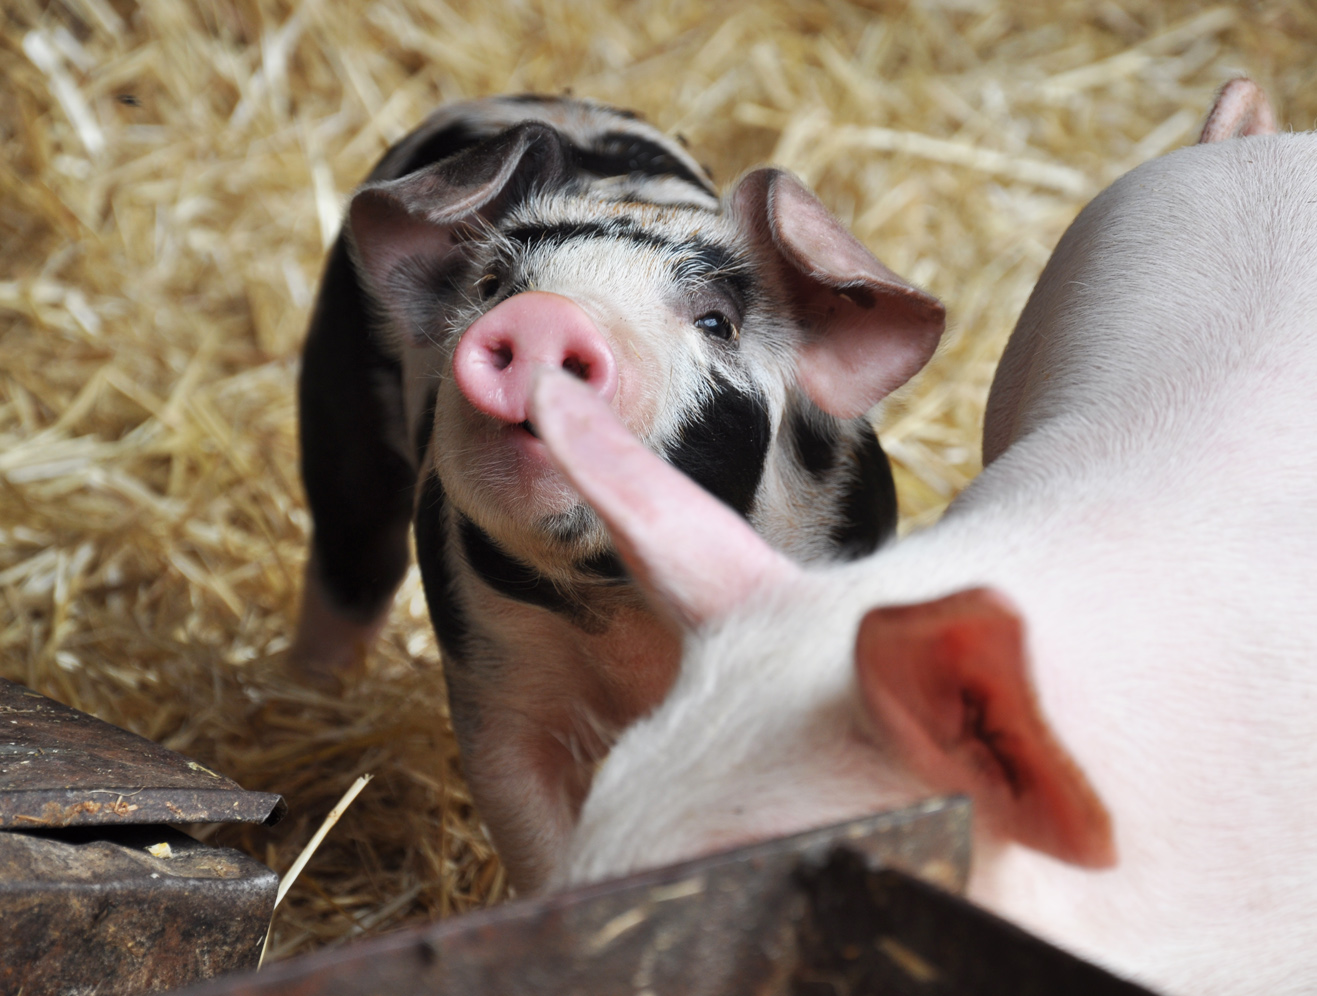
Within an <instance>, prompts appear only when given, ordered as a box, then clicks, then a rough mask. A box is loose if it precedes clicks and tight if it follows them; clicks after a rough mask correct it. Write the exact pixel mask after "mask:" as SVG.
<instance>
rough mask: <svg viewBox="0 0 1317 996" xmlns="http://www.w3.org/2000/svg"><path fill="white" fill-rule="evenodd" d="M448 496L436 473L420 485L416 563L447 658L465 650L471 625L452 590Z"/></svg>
mask: <svg viewBox="0 0 1317 996" xmlns="http://www.w3.org/2000/svg"><path fill="white" fill-rule="evenodd" d="M447 503H448V497H447V495H446V494H445V493H444V486H443V484H442V483H440V481H439V477H438V476H437V475H435V474H428V475H426V477H425V480H424V481H423V482H422V484H421V495H420V501H419V503H418V504H417V506H416V563H417V564H418V565H419V566H420V568H421V583H422V585H423V586H424V588H425V603H426V605H428V606H429V607H430V621H431V622H432V623H433V624H434V632H435V635H436V636H437V637H438V638H439V646H440V648H441V649H442V650H443V652H444V655H445V656H446V657H460V656H462V654H463V652H464V651H465V649H466V643H467V636H468V634H469V633H470V629H471V627H470V624H469V623H468V622H467V619H466V617H465V616H464V615H463V614H462V610H461V607H460V606H459V605H458V604H457V600H456V598H455V597H454V592H453V578H452V574H451V572H450V571H449V569H448V556H447V548H448V535H447V531H446V524H445V521H444V520H445V515H444V509H445V506H446V505H447Z"/></svg>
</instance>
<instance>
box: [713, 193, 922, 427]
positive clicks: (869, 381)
mask: <svg viewBox="0 0 1317 996" xmlns="http://www.w3.org/2000/svg"><path fill="white" fill-rule="evenodd" d="M732 205H733V210H734V212H735V214H736V217H737V219H738V221H739V223H740V225H741V227H742V228H743V229H745V230H746V231H747V232H748V233H749V234H750V236H751V238H752V240H753V241H754V242H755V243H756V244H757V245H758V246H759V247H760V249H761V251H763V252H767V253H769V254H770V255H771V256H773V257H775V258H776V259H778V260H779V261H780V263H781V264H782V265H781V266H780V270H781V275H782V279H783V280H784V282H785V285H786V287H787V289H788V292H789V294H790V296H791V299H792V305H793V308H794V310H795V312H796V314H797V317H798V318H800V319H801V320H802V321H803V322H804V323H805V325H806V326H807V327H808V329H809V338H808V339H807V340H806V342H805V343H804V345H803V346H802V348H801V351H800V356H799V360H798V370H799V377H800V382H801V386H802V387H803V388H804V389H805V392H806V393H807V394H808V395H809V396H810V399H811V400H812V401H813V402H814V403H815V404H816V405H818V406H819V407H820V408H822V409H823V410H824V411H826V412H829V413H831V414H833V415H836V416H838V417H840V418H854V417H856V416H858V415H862V414H864V413H865V412H866V411H868V410H869V409H870V408H872V407H873V406H874V405H875V404H877V403H878V402H879V401H881V400H882V399H883V398H884V397H886V396H887V395H888V394H889V393H891V392H892V391H893V390H895V389H896V388H897V387H900V386H901V385H902V384H904V383H905V382H906V381H907V380H909V379H910V378H911V377H912V376H914V374H915V373H916V372H917V371H918V370H919V369H920V368H921V367H923V365H924V364H925V363H927V362H928V360H929V358H930V357H931V356H932V355H933V351H934V350H935V349H937V344H938V342H939V340H940V339H941V337H942V331H943V329H944V328H945V327H946V312H945V310H944V309H943V307H942V303H941V302H940V301H938V300H937V298H935V297H933V296H932V295H930V294H927V293H926V292H924V291H922V290H920V289H919V288H917V287H915V286H914V285H912V284H911V283H909V282H908V281H906V280H904V279H902V278H901V277H899V276H897V275H896V274H895V273H893V272H892V271H891V270H889V269H888V268H887V267H886V266H884V265H883V264H882V263H881V262H879V261H878V260H877V259H876V258H875V257H874V255H873V254H872V253H871V252H869V250H868V249H866V248H865V247H864V246H863V245H862V244H861V243H860V241H859V240H858V239H856V238H855V236H853V235H852V234H851V233H850V232H848V231H847V230H846V228H845V226H843V225H842V224H841V222H839V221H838V220H837V219H836V218H834V217H833V216H832V215H831V214H829V213H828V209H827V208H825V207H824V206H823V205H822V204H821V203H819V200H818V198H817V197H815V196H814V195H813V193H811V192H810V191H809V189H808V188H806V187H805V186H804V185H803V184H802V183H801V182H800V181H799V180H797V179H796V178H795V177H794V176H792V175H791V174H790V173H785V172H783V171H782V170H777V169H759V170H755V171H754V172H752V173H750V174H748V175H747V176H746V177H745V178H744V179H743V180H741V182H740V183H739V184H738V185H737V188H736V191H735V193H733V195H732Z"/></svg>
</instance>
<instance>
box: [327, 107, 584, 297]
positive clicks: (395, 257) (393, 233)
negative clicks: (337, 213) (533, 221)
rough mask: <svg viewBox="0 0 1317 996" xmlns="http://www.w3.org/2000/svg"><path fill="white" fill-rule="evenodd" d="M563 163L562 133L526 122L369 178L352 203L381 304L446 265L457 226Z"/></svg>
mask: <svg viewBox="0 0 1317 996" xmlns="http://www.w3.org/2000/svg"><path fill="white" fill-rule="evenodd" d="M566 170H567V160H566V153H565V151H564V150H563V148H562V142H561V140H560V139H559V138H558V135H557V133H556V132H554V131H553V130H552V129H551V128H548V127H547V126H545V125H542V124H539V123H536V122H527V123H525V124H521V125H518V126H517V127H515V128H511V129H509V130H508V131H505V132H503V133H501V134H499V135H497V136H495V137H494V138H491V139H488V140H487V141H484V142H481V143H480V144H479V145H475V146H473V147H471V148H469V149H466V150H465V151H463V152H460V153H458V154H456V155H454V156H451V157H450V158H448V159H444V160H441V161H440V162H437V163H435V164H434V165H432V166H427V167H426V168H424V169H420V170H417V171H416V172H415V173H409V174H407V175H406V176H403V177H399V178H398V179H396V180H382V181H377V182H375V183H369V184H367V185H365V186H364V187H362V188H361V189H360V190H359V191H357V193H356V195H355V196H353V198H352V203H351V204H350V205H349V206H348V220H347V226H346V227H347V233H348V235H349V242H350V245H351V248H352V254H353V258H354V259H355V261H356V263H357V266H358V267H359V268H360V270H361V272H362V273H363V274H364V276H365V277H366V281H367V283H368V284H369V285H370V287H371V289H372V290H373V291H374V293H375V297H376V300H377V301H378V302H379V303H380V304H381V305H382V306H383V307H385V308H386V309H392V308H395V307H403V308H405V307H406V305H405V302H403V301H400V300H399V299H400V296H401V297H405V295H406V294H407V291H408V287H407V285H408V284H421V285H424V284H425V283H426V281H428V280H430V279H432V278H433V276H434V275H435V273H436V272H437V271H439V270H440V269H441V268H442V265H443V262H444V260H445V258H446V257H447V255H448V253H449V252H450V251H451V250H452V248H453V246H454V245H455V244H456V242H457V226H459V225H461V224H464V223H465V224H480V223H481V220H482V218H483V217H484V216H485V215H488V214H490V213H494V212H497V211H500V210H504V209H505V208H506V207H507V205H508V204H509V203H510V202H511V201H513V200H515V199H517V198H519V197H522V196H524V195H525V194H526V193H527V191H529V190H530V189H531V188H533V187H535V186H543V185H549V184H552V183H553V182H555V181H556V180H557V179H558V178H559V177H560V176H562V175H564V174H565V173H566ZM425 289H427V290H428V288H425ZM425 296H426V298H427V300H430V299H432V298H433V293H432V292H431V293H428V294H426V295H425ZM401 317H402V319H403V321H404V323H406V322H407V320H408V318H409V316H408V315H407V314H405V313H404V314H403V315H402V316H401Z"/></svg>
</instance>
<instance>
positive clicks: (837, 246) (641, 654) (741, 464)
mask: <svg viewBox="0 0 1317 996" xmlns="http://www.w3.org/2000/svg"><path fill="white" fill-rule="evenodd" d="M942 328H943V310H942V307H941V305H940V304H939V303H938V302H937V301H936V300H935V299H934V298H932V297H930V296H929V295H927V294H925V293H924V292H922V291H920V290H918V289H916V288H914V287H912V286H910V285H909V284H908V283H906V282H905V281H904V280H902V279H901V278H899V277H898V276H896V275H895V274H893V273H892V272H891V271H889V270H888V269H887V268H886V267H884V266H883V265H882V264H881V263H880V262H878V260H876V259H875V258H874V257H873V256H872V255H871V254H870V253H869V252H868V251H867V250H866V249H865V248H864V247H863V246H862V245H861V244H860V243H859V242H858V241H856V239H855V238H854V237H852V236H851V235H850V234H849V233H848V232H847V231H846V230H845V229H844V228H843V227H842V226H841V225H840V224H839V223H838V222H837V221H836V220H835V219H834V218H833V217H832V216H831V215H830V214H829V213H828V212H827V211H826V210H825V209H824V208H823V206H822V205H821V204H820V203H819V202H818V200H817V199H816V198H815V197H814V196H813V194H811V193H810V192H809V191H808V190H806V189H805V188H804V187H803V186H801V184H800V183H799V182H798V181H797V180H795V179H794V178H793V177H791V176H790V175H789V174H786V173H783V172H780V171H777V170H772V169H760V170H756V171H754V172H752V173H750V174H748V175H747V176H745V177H744V178H743V179H742V180H741V181H740V182H739V183H738V184H737V185H736V187H735V189H734V190H733V191H732V192H731V193H730V195H728V197H727V198H726V199H725V200H723V201H720V200H719V197H718V195H717V192H716V190H715V188H714V186H713V184H712V182H711V181H710V180H709V178H708V176H707V174H706V173H705V171H704V170H703V169H702V168H701V167H700V165H699V164H698V163H697V162H696V161H695V160H694V159H693V158H691V156H690V155H689V154H688V153H687V152H686V151H685V149H684V148H683V147H682V146H681V145H680V144H678V143H676V142H673V141H672V140H670V139H668V138H667V137H665V136H664V135H663V134H662V133H660V132H659V131H657V130H655V129H654V128H652V127H650V126H649V125H647V124H645V123H643V122H642V121H640V120H638V119H637V118H636V117H635V115H633V114H630V113H628V112H626V111H620V110H616V109H613V108H610V107H605V106H602V105H599V104H595V103H590V102H585V101H576V100H569V99H565V98H543V97H530V96H527V97H506V98H497V99H489V100H481V101H475V102H471V103H464V104H455V105H452V106H449V107H445V108H443V109H441V110H440V111H439V112H437V113H436V114H435V115H433V116H432V117H431V118H430V119H429V120H428V121H426V123H425V124H424V125H422V126H421V127H420V128H419V129H417V130H416V131H415V132H413V133H412V134H411V135H409V136H408V137H407V138H405V139H403V140H402V141H401V142H399V143H398V144H397V145H395V146H394V147H393V148H392V149H390V150H389V152H388V153H387V154H386V155H385V157H384V158H383V160H381V162H380V164H379V165H378V166H377V167H376V168H375V170H374V172H373V173H372V174H371V175H370V177H369V178H368V179H367V181H366V182H365V184H363V186H362V187H361V188H360V189H359V190H358V191H357V193H356V194H355V195H354V196H353V198H352V202H351V205H350V207H349V209H348V214H347V219H346V222H345V225H344V229H343V232H342V234H341V235H340V237H339V240H338V242H337V244H336V245H335V246H334V248H333V251H332V253H331V255H330V258H329V262H328V265H327V267H326V270H325V274H324V278H323V282H322V284H321V288H320V296H319V300H318V302H317V305H316V309H315V313H314V316H313V318H312V321H311V328H310V333H309V335H308V338H307V343H306V351H305V357H304V365H303V370H302V377H301V383H300V406H301V423H300V424H301V442H302V471H303V477H304V480H305V484H306V490H307V497H308V500H309V503H310V506H311V513H312V516H313V519H314V532H313V538H312V550H311V556H310V560H309V563H308V567H307V577H306V591H305V596H304V602H303V607H302V618H301V622H300V626H299V632H298V636H297V640H296V643H295V646H294V651H293V655H292V657H293V661H294V664H295V666H296V667H297V668H299V669H300V670H301V671H302V673H304V674H306V675H309V676H313V677H320V678H323V677H326V676H329V675H332V674H333V673H334V672H336V671H338V670H340V669H342V668H343V667H345V666H347V665H349V664H351V663H352V662H353V661H354V660H355V659H359V658H360V656H361V655H362V654H363V653H364V651H365V648H366V646H367V645H368V644H369V642H370V640H371V639H372V638H373V636H374V635H375V634H376V632H377V631H378V629H379V628H380V626H381V625H382V623H383V620H384V618H385V616H386V614H387V612H388V609H389V606H390V603H391V600H392V596H393V592H394V590H395V589H396V587H397V585H398V583H399V582H400V580H401V578H402V576H403V573H404V571H405V569H406V566H407V561H408V546H407V531H408V528H409V527H410V526H411V525H412V524H413V523H414V524H415V529H416V547H417V557H418V559H419V561H420V566H421V572H422V577H423V579H424V583H425V591H426V597H427V600H428V602H429V606H430V613H431V617H432V619H433V621H434V624H435V629H436V632H437V634H438V637H439V643H440V646H441V648H442V650H443V654H444V665H445V673H446V676H447V681H448V688H449V697H450V702H451V706H452V715H453V723H454V726H455V728H456V732H457V736H458V740H459V743H460V746H461V750H462V757H463V766H464V768H465V771H466V775H467V778H468V781H469V783H470V787H471V791H472V794H473V796H474V798H475V801H476V804H477V806H478V808H479V811H480V814H481V816H482V817H483V819H484V820H485V823H486V825H487V826H488V828H489V830H490V833H491V834H492V835H493V838H494V843H495V845H496V846H497V847H498V849H499V852H500V854H501V855H502V857H503V859H504V861H505V863H506V864H507V867H508V869H509V872H510V874H511V875H512V878H513V881H514V882H515V883H516V884H517V885H518V886H519V887H521V888H523V889H533V888H535V887H537V886H538V885H539V884H540V883H542V882H543V881H544V880H545V878H546V877H547V876H548V875H549V874H550V873H551V872H552V870H553V868H554V865H555V863H556V861H557V858H558V855H559V851H560V849H561V847H562V843H563V841H564V840H565V838H566V836H567V834H568V833H569V831H570V830H571V827H572V825H573V823H574V821H575V818H576V813H577V810H578V808H579V806H580V803H581V800H582V799H583V798H584V795H585V792H586V791H587V789H588V787H589V782H590V777H591V771H592V769H593V765H594V763H595V762H596V761H597V760H598V758H600V757H601V756H602V755H603V753H604V752H605V751H606V750H607V746H608V744H609V743H610V742H611V740H612V739H613V737H614V736H615V735H616V734H617V733H618V732H620V731H621V730H622V729H624V728H625V727H626V726H627V725H629V724H630V723H631V722H632V721H633V720H634V719H636V718H637V717H638V716H641V715H643V714H645V713H647V712H648V711H649V710H650V709H651V708H652V707H653V706H654V705H655V704H657V703H658V702H659V701H660V700H661V699H662V697H663V695H664V694H665V693H666V691H667V689H668V687H669V686H670V684H671V682H672V680H673V677H674V674H675V669H676V666H677V660H678V656H679V646H678V641H679V637H678V636H677V635H676V631H675V629H674V628H673V627H671V626H670V625H669V624H668V623H667V622H666V621H664V620H662V619H660V618H658V617H657V616H655V615H654V614H653V612H652V611H651V610H650V609H649V608H648V607H647V606H646V603H645V602H644V601H643V600H642V599H641V598H640V596H639V595H638V594H637V592H636V590H635V588H634V586H633V585H632V584H631V582H630V580H629V579H628V577H627V576H626V574H625V573H624V571H623V569H622V568H621V566H620V562H619V560H618V559H617V557H616V556H615V554H614V551H613V549H612V547H611V546H610V540H609V537H608V534H607V532H606V531H605V530H604V529H603V528H602V526H601V525H600V523H599V521H598V519H597V518H596V516H595V514H594V512H593V511H592V510H591V509H590V508H589V507H588V506H586V505H584V504H583V503H582V502H581V500H580V498H579V497H578V496H577V495H576V493H575V492H574V491H573V490H572V489H571V487H570V486H568V485H567V484H566V483H565V481H564V480H563V479H562V478H561V477H560V476H559V475H558V473H557V472H556V471H555V470H554V469H553V467H552V466H551V464H550V463H549V461H548V459H547V457H546V454H545V451H544V448H543V446H542V444H541V443H540V441H539V440H538V439H537V438H536V437H535V435H534V434H533V432H532V431H531V429H530V427H529V424H528V422H527V421H526V419H527V412H526V403H527V397H528V393H529V385H530V382H531V375H532V373H533V371H534V370H535V369H536V368H537V367H540V366H544V365H548V366H552V367H559V368H564V369H567V370H569V371H571V372H572V373H574V374H575V375H576V376H578V377H579V378H581V379H582V380H584V381H586V382H587V383H589V384H590V385H591V386H592V387H593V389H594V390H595V391H597V392H598V393H599V394H600V395H601V396H602V397H604V398H605V399H606V400H607V401H608V403H609V405H610V406H611V408H612V409H613V410H614V411H615V412H616V413H617V414H618V415H619V416H620V417H621V419H622V420H623V422H624V423H625V424H626V425H627V427H628V428H630V429H631V430H632V431H633V432H634V433H636V434H637V435H638V436H639V437H640V438H641V439H642V440H643V441H644V443H645V444H646V445H647V446H648V447H650V448H651V449H652V450H654V451H655V452H656V453H658V454H660V455H661V456H663V457H665V458H666V459H667V460H668V461H669V462H670V463H672V464H673V465H675V466H676V467H678V468H680V469H681V470H683V471H685V472H686V473H687V474H688V475H690V476H691V477H692V478H693V479H694V480H695V481H697V482H698V483H699V484H701V485H702V486H703V487H704V488H706V489H707V490H708V491H710V492H712V493H713V494H714V495H717V496H718V497H719V498H721V499H723V500H724V501H725V502H727V503H728V504H729V505H731V506H732V507H733V508H734V509H736V510H737V511H738V512H740V513H741V515H743V516H744V517H745V518H746V519H747V520H748V521H749V522H750V523H751V525H753V526H754V528H755V529H756V530H758V531H759V533H760V534H762V535H763V536H764V537H765V538H766V539H767V540H768V541H769V542H770V543H771V544H772V545H773V546H775V547H776V548H777V549H779V550H781V551H783V552H784V553H786V554H788V555H790V556H792V557H795V558H797V559H800V560H805V561H810V560H819V559H849V558H854V557H857V556H861V555H864V554H867V553H869V552H871V551H872V550H873V549H874V548H875V547H876V546H878V544H880V543H881V542H882V541H883V540H884V539H885V538H886V537H888V536H889V535H890V534H891V532H892V530H893V527H894V525H895V519H896V503H895V494H894V489H893V486H892V477H891V472H890V469H889V467H888V464H887V460H886V457H885V456H884V454H883V452H882V450H881V448H880V447H879V445H878V442H877V440H876V439H875V438H874V434H873V431H872V429H871V427H870V425H869V423H868V422H867V420H866V419H865V417H864V416H865V413H866V412H867V411H868V410H869V409H870V408H871V407H872V406H873V405H874V404H875V403H876V402H878V401H879V400H880V399H882V398H883V397H884V396H885V395H886V394H887V393H888V392H890V391H891V390H892V389H893V388H895V387H897V386H899V385H900V384H902V383H903V382H905V381H906V380H907V379H908V378H909V377H910V376H911V375H912V374H913V373H915V371H917V370H918V369H919V368H920V367H921V366H923V364H924V363H925V362H926V361H927V359H928V358H929V356H930V355H931V354H932V352H933V350H934V348H935V347H936V345H937V342H938V339H939V337H940V335H941V332H942Z"/></svg>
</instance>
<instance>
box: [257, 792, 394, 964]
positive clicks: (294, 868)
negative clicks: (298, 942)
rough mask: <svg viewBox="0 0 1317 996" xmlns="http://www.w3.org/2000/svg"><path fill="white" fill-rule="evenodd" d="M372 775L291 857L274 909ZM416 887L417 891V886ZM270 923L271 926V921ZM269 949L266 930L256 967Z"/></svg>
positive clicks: (268, 935)
mask: <svg viewBox="0 0 1317 996" xmlns="http://www.w3.org/2000/svg"><path fill="white" fill-rule="evenodd" d="M374 777H375V776H374V775H372V774H369V773H368V774H364V775H362V776H361V777H360V778H358V779H357V780H356V781H355V782H353V783H352V784H351V785H350V786H349V787H348V790H347V791H346V792H344V793H343V798H341V799H339V800H338V803H337V804H336V805H335V806H334V808H333V809H331V810H330V811H329V813H328V815H326V816H325V818H324V820H323V821H322V822H321V824H320V828H319V829H318V830H316V832H315V833H314V834H312V835H311V839H310V840H309V841H307V842H306V846H305V847H304V848H302V851H301V853H300V854H298V855H297V857H296V858H295V859H293V863H292V865H291V866H290V867H289V869H288V870H287V871H286V872H284V873H283V876H282V877H281V878H280V879H279V889H278V891H277V892H276V893H275V895H274V908H275V909H276V910H277V909H278V908H279V904H280V903H282V902H283V901H284V896H286V895H288V890H289V889H291V888H292V887H293V883H294V882H296V881H297V877H298V876H299V875H301V874H302V869H303V868H305V867H306V865H307V862H308V861H310V860H311V856H312V855H313V854H315V853H316V851H317V850H319V848H320V845H321V844H322V843H324V840H325V838H326V837H327V836H329V831H331V830H333V829H334V824H336V823H337V822H338V821H339V820H340V819H341V818H342V817H343V814H344V813H346V812H347V811H348V807H349V806H350V805H352V803H353V802H354V801H355V800H356V798H357V796H358V795H360V794H361V790H362V789H364V788H365V787H366V786H367V785H369V784H370V780H371V779H372V778H374ZM417 888H418V891H419V887H417ZM271 925H272V926H273V922H272V923H271ZM269 950H270V931H269V930H266V932H265V942H264V943H263V944H262V945H261V960H260V962H259V963H258V965H257V967H258V968H259V967H260V966H261V965H263V964H265V955H266V953H267V952H268V951H269Z"/></svg>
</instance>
